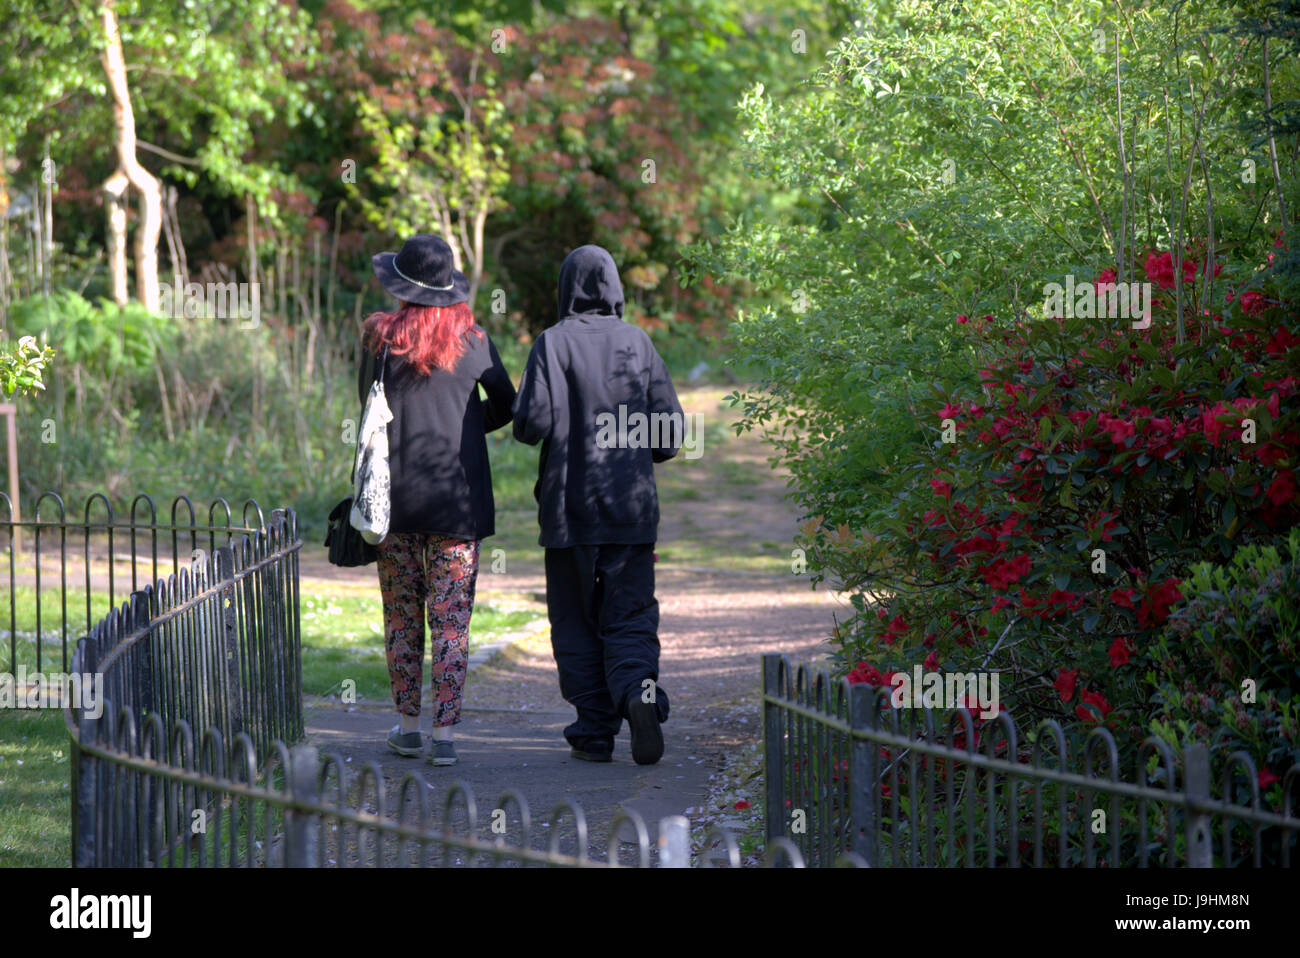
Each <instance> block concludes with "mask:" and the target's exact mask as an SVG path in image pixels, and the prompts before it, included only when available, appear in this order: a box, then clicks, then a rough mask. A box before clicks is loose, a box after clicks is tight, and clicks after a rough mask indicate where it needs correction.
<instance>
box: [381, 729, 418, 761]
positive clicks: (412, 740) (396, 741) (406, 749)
mask: <svg viewBox="0 0 1300 958" xmlns="http://www.w3.org/2000/svg"><path fill="white" fill-rule="evenodd" d="M388 747H389V748H391V749H392V750H393V751H394V752H396V753H397V754H398V755H406V756H408V757H411V758H414V757H415V756H417V755H420V754H422V753H423V752H424V736H422V735H421V734H420V733H419V732H403V731H402V726H400V725H394V726H393V729H392V731H390V732H389V733H388Z"/></svg>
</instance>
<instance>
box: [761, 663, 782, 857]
mask: <svg viewBox="0 0 1300 958" xmlns="http://www.w3.org/2000/svg"><path fill="white" fill-rule="evenodd" d="M780 683H781V655H780V653H777V652H767V653H765V654H764V655H763V787H764V790H765V792H766V795H767V797H766V801H765V802H764V809H763V818H764V833H765V834H766V836H767V841H768V842H771V841H773V840H775V839H777V838H781V837H782V836H783V835H784V834H785V743H784V742H783V741H782V735H781V731H782V730H781V706H780V705H778V704H776V703H775V702H772V701H771V697H774V696H777V695H779V694H780V692H781V690H780V688H779V686H780Z"/></svg>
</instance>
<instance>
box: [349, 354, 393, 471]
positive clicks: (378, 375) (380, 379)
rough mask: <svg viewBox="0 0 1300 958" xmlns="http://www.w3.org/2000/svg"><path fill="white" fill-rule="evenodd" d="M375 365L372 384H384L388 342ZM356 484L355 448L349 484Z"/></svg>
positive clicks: (364, 412) (363, 414)
mask: <svg viewBox="0 0 1300 958" xmlns="http://www.w3.org/2000/svg"><path fill="white" fill-rule="evenodd" d="M375 367H376V368H375V373H374V379H373V381H372V382H371V386H373V385H374V384H375V383H379V384H380V385H381V386H382V385H383V383H384V373H385V372H386V371H387V369H388V344H387V343H384V353H383V356H376V357H375ZM365 416H366V407H365V404H364V403H362V405H361V418H362V419H365ZM358 422H360V420H358ZM356 484H357V454H356V451H355V450H354V451H353V453H352V475H351V476H350V477H349V479H348V486H349V487H352V488H355V487H356Z"/></svg>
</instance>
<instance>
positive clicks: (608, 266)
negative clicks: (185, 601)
mask: <svg viewBox="0 0 1300 958" xmlns="http://www.w3.org/2000/svg"><path fill="white" fill-rule="evenodd" d="M571 316H592V317H597V316H605V317H609V318H617V319H622V318H623V284H622V283H621V282H620V281H619V278H618V267H617V266H615V265H614V257H612V256H610V255H609V252H608V251H607V250H606V249H604V248H603V247H600V246H579V247H578V248H577V249H575V250H574V251H573V252H572V253H570V254H569V255H568V256H566V257H565V258H564V263H563V265H562V266H560V284H559V318H560V319H561V320H564V319H568V318H569V317H571Z"/></svg>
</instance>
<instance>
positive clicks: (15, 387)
mask: <svg viewBox="0 0 1300 958" xmlns="http://www.w3.org/2000/svg"><path fill="white" fill-rule="evenodd" d="M53 359H54V350H53V348H51V347H49V346H45V347H41V346H38V345H37V344H36V338H35V337H34V336H23V337H22V338H21V339H19V340H18V342H17V343H16V344H13V345H11V344H9V343H6V342H4V341H3V340H0V396H4V397H5V398H8V397H9V396H12V395H14V394H15V393H21V394H23V395H26V394H27V393H31V392H35V391H36V390H38V389H44V388H45V383H44V382H43V381H42V373H43V371H44V369H45V367H46V366H48V365H49V364H50V363H51V362H52V361H53Z"/></svg>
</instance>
